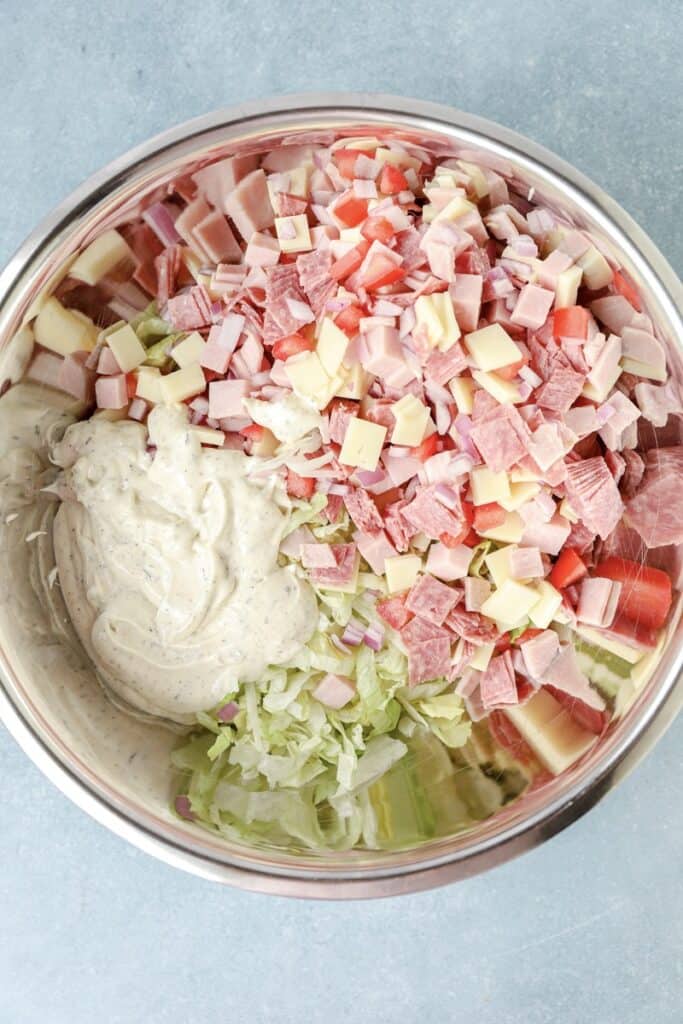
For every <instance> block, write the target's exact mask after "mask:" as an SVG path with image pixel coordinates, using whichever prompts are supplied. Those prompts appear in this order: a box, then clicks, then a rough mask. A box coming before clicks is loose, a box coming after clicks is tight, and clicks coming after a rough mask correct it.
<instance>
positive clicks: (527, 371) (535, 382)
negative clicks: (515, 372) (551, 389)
mask: <svg viewBox="0 0 683 1024" xmlns="http://www.w3.org/2000/svg"><path fill="white" fill-rule="evenodd" d="M519 376H520V377H521V378H522V380H523V381H524V383H525V384H528V385H529V387H531V388H538V387H540V386H541V384H542V383H543V378H542V377H539V376H538V374H537V373H536V372H535V371H534V370H532V369H531V367H530V366H521V367H520V369H519Z"/></svg>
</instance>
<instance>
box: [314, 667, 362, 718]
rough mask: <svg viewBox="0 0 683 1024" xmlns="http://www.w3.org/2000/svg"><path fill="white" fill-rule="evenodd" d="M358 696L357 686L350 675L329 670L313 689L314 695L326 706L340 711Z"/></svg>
mask: <svg viewBox="0 0 683 1024" xmlns="http://www.w3.org/2000/svg"><path fill="white" fill-rule="evenodd" d="M355 696H356V687H355V684H354V682H353V680H352V679H349V678H348V676H339V675H335V674H334V673H332V672H328V673H327V675H326V676H323V678H322V679H321V680H320V682H319V683H318V685H317V686H316V687H315V689H314V690H313V697H314V698H315V699H316V700H317V701H320V703H321V704H324V705H325V707H328V708H333V709H334V710H335V711H338V710H339V709H340V708H343V707H344V706H345V705H346V704H348V703H349V701H350V700H353V698H354V697H355Z"/></svg>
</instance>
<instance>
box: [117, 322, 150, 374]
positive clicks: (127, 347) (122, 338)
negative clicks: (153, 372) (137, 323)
mask: <svg viewBox="0 0 683 1024" xmlns="http://www.w3.org/2000/svg"><path fill="white" fill-rule="evenodd" d="M107 344H108V345H109V348H110V349H111V351H112V354H113V356H114V359H115V360H116V362H117V363H118V364H119V366H120V367H121V372H122V373H130V372H131V370H135V369H137V367H138V366H140V365H141V364H142V363H144V361H145V359H146V358H147V351H146V349H145V347H144V345H143V344H142V343H141V341H140V339H139V338H138V336H137V334H136V333H135V331H134V330H133V328H132V327H131V326H130V324H126V326H125V327H121V328H120V329H119V330H118V331H114V332H113V333H112V334H110V335H109V336H108V337H107Z"/></svg>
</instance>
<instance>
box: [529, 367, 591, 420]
mask: <svg viewBox="0 0 683 1024" xmlns="http://www.w3.org/2000/svg"><path fill="white" fill-rule="evenodd" d="M584 381H585V377H584V376H583V374H581V373H577V372H576V370H573V369H572V368H571V367H570V366H559V365H557V364H556V365H555V366H554V368H553V369H552V370H551V373H550V376H549V377H548V379H547V381H546V383H545V384H543V385H542V386H541V387H540V388H539V389H538V391H537V393H536V401H537V402H538V404H539V405H540V406H541V407H542V408H543V409H551V410H552V411H553V412H559V413H565V412H567V411H568V410H569V409H570V408H571V406H572V405H573V404H574V402H575V401H576V399H577V398H578V397H579V395H580V394H581V391H582V389H583V385H584Z"/></svg>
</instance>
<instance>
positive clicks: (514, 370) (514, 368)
mask: <svg viewBox="0 0 683 1024" xmlns="http://www.w3.org/2000/svg"><path fill="white" fill-rule="evenodd" d="M528 361H529V360H528V359H527V358H526V356H525V357H524V358H523V359H518V360H517V362H515V363H508V364H507V366H499V367H498V369H497V370H496V374H497V376H498V377H502V378H503V380H514V379H515V377H516V376H517V374H518V373H519V371H520V370H521V369H522V367H523V366H526V364H527V363H528Z"/></svg>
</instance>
